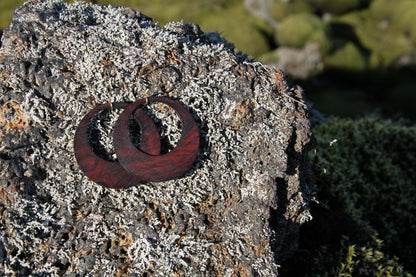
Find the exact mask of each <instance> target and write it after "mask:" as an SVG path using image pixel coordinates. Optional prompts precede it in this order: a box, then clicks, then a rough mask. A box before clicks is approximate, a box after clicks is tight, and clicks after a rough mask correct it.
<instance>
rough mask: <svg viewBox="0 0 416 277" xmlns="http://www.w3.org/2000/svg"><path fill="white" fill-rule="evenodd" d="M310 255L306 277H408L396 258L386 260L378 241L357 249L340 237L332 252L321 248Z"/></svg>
mask: <svg viewBox="0 0 416 277" xmlns="http://www.w3.org/2000/svg"><path fill="white" fill-rule="evenodd" d="M310 255H311V259H312V264H311V265H310V268H309V271H308V272H307V273H306V274H305V275H306V276H327V277H331V276H343V277H357V276H358V277H360V276H363V277H364V276H380V277H381V276H385V277H393V276H406V277H411V274H409V273H408V272H406V271H405V270H404V269H403V266H402V265H401V264H400V263H399V261H398V259H397V258H389V257H388V255H386V254H385V253H383V251H382V241H381V240H378V239H374V240H373V241H372V242H369V243H367V244H366V245H365V246H358V245H356V244H354V243H352V242H351V241H350V239H349V238H348V237H343V238H342V239H341V241H340V245H339V247H337V248H336V249H333V248H331V249H329V248H328V247H327V246H322V247H321V248H320V249H319V250H318V251H317V252H316V253H313V254H312V253H310Z"/></svg>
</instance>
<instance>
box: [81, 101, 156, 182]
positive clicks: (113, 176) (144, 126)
mask: <svg viewBox="0 0 416 277" xmlns="http://www.w3.org/2000/svg"><path fill="white" fill-rule="evenodd" d="M113 106H114V107H115V108H116V109H123V108H126V107H127V106H128V104H127V103H120V102H116V103H113ZM109 108H110V104H109V103H108V104H103V105H100V106H97V107H95V108H94V109H92V110H91V111H90V112H89V113H87V114H86V115H85V116H84V118H83V119H82V120H81V122H80V123H79V125H78V127H77V130H76V132H75V138H74V152H75V157H76V160H77V162H78V165H79V167H80V169H81V170H82V171H83V172H84V173H85V175H86V176H87V177H88V178H90V179H91V180H92V181H94V182H96V183H97V184H100V185H102V186H105V187H109V188H117V189H120V188H127V187H130V186H133V185H136V184H137V183H139V182H141V181H144V180H143V179H142V178H141V177H139V176H137V175H135V174H133V173H131V172H129V171H127V170H125V169H124V167H123V166H121V165H120V163H119V162H117V161H114V162H113V161H106V160H104V159H102V158H100V157H98V156H97V154H95V153H94V151H93V149H92V147H91V145H90V142H89V138H88V131H89V125H90V122H91V120H92V118H93V117H94V115H96V114H97V113H99V112H100V111H103V110H105V109H109ZM134 119H135V120H136V121H137V122H138V123H139V126H140V129H141V132H142V134H146V136H147V137H144V138H145V139H143V140H142V142H141V145H140V149H141V151H143V152H144V153H147V154H148V155H159V154H160V136H159V133H158V130H157V128H156V126H155V124H154V122H153V121H152V120H151V119H150V118H149V116H148V115H147V114H146V113H145V112H144V111H143V110H142V109H137V110H135V111H134ZM126 136H127V138H128V134H126ZM142 137H143V136H142ZM149 138H151V139H149ZM136 149H137V148H136Z"/></svg>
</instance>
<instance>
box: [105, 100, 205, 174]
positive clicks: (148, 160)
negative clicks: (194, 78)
mask: <svg viewBox="0 0 416 277" xmlns="http://www.w3.org/2000/svg"><path fill="white" fill-rule="evenodd" d="M147 101H148V102H149V103H154V102H161V103H164V104H167V105H169V106H170V107H172V108H173V109H174V110H175V111H176V113H177V114H178V116H179V118H180V119H181V121H182V134H181V139H180V140H179V142H178V144H177V146H176V147H175V148H174V149H172V150H171V151H170V152H168V153H166V154H163V155H159V154H153V153H146V152H145V151H143V150H142V149H138V148H136V147H135V146H134V145H133V143H132V142H131V140H130V138H129V135H128V134H129V127H128V120H129V118H130V116H131V114H133V113H134V112H135V111H137V110H141V109H140V106H142V105H144V104H146V99H140V100H137V101H136V102H134V103H132V104H130V105H128V106H127V107H126V108H125V109H124V111H123V113H122V114H121V115H120V117H119V118H118V120H117V122H116V126H115V128H114V137H113V143H114V149H115V151H116V154H117V157H118V160H119V162H120V164H121V166H122V167H124V168H125V169H126V170H127V171H129V172H131V173H132V174H133V175H135V176H137V177H138V178H139V179H141V180H145V181H154V182H157V181H166V180H171V179H175V178H178V177H181V176H183V175H184V174H185V173H186V172H187V171H188V170H189V169H190V168H191V166H192V164H193V163H194V161H195V159H196V157H197V154H198V149H199V132H198V127H197V124H196V122H195V121H194V119H193V118H192V116H191V114H190V113H189V112H188V111H187V110H186V109H185V108H184V106H182V104H180V103H179V102H178V101H174V100H172V99H170V98H167V97H149V98H148V99H147ZM142 137H145V138H147V139H148V140H159V139H160V138H159V137H157V136H156V134H154V133H151V132H149V131H147V130H146V131H143V132H142Z"/></svg>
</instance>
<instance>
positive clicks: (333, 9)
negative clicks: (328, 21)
mask: <svg viewBox="0 0 416 277" xmlns="http://www.w3.org/2000/svg"><path fill="white" fill-rule="evenodd" d="M305 2H306V3H308V4H310V5H311V6H313V7H315V8H316V9H317V10H319V11H321V12H328V13H335V14H340V13H344V12H346V11H348V10H352V9H354V8H357V7H359V6H360V4H361V3H360V0H337V1H334V0H305Z"/></svg>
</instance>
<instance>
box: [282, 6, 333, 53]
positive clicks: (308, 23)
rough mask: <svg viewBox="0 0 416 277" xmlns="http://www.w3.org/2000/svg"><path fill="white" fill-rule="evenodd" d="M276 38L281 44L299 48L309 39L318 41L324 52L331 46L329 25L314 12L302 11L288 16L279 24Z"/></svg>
mask: <svg viewBox="0 0 416 277" xmlns="http://www.w3.org/2000/svg"><path fill="white" fill-rule="evenodd" d="M276 40H277V42H278V43H279V44H280V45H284V46H291V47H298V48H300V47H303V46H304V45H305V44H306V42H308V41H312V42H316V43H318V44H319V46H320V50H321V52H322V54H326V53H327V52H328V51H329V50H330V48H331V40H330V38H329V37H328V28H327V26H326V25H325V24H324V23H323V22H322V21H321V19H320V18H319V17H317V16H316V15H313V14H305V13H300V14H293V15H290V16H288V17H286V18H285V19H284V20H283V21H282V22H281V24H280V25H279V28H278V30H277V35H276Z"/></svg>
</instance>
